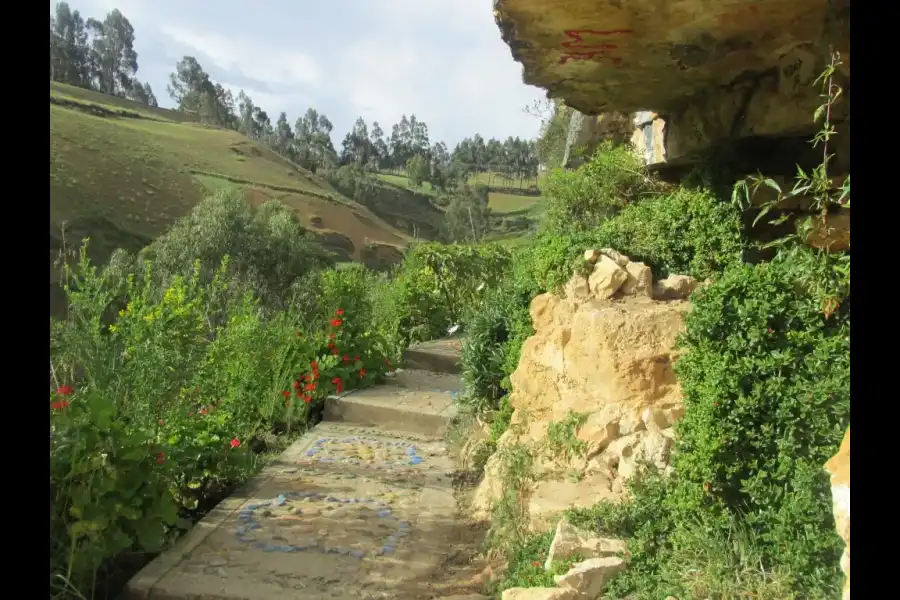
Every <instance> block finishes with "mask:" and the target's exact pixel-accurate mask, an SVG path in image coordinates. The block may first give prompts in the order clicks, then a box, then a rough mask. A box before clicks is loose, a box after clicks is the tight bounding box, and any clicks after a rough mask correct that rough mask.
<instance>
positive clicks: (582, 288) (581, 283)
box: [563, 273, 591, 302]
mask: <svg viewBox="0 0 900 600" xmlns="http://www.w3.org/2000/svg"><path fill="white" fill-rule="evenodd" d="M563 293H564V294H565V296H566V298H567V299H568V300H572V301H574V302H583V301H585V300H587V299H589V298H590V297H591V286H590V284H589V283H588V280H587V279H586V278H585V277H582V276H581V275H580V274H578V273H575V274H574V275H572V278H571V279H569V281H568V282H566V285H565V286H564V287H563Z"/></svg>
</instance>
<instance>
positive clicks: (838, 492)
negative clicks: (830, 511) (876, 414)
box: [825, 427, 850, 600]
mask: <svg viewBox="0 0 900 600" xmlns="http://www.w3.org/2000/svg"><path fill="white" fill-rule="evenodd" d="M825 470H826V471H828V474H829V475H831V497H832V500H833V502H834V521H835V524H836V525H837V532H838V535H840V536H841V539H842V540H844V543H845V544H847V546H846V548H844V554H843V555H842V556H841V570H842V571H843V572H844V574H845V575H846V576H847V579H846V580H845V581H844V595H843V598H844V600H850V428H849V427H847V433H845V434H844V440H843V441H842V442H841V447H840V449H839V450H838V453H837V454H835V455H834V456H832V457H831V458H830V459H829V460H828V462H827V463H825Z"/></svg>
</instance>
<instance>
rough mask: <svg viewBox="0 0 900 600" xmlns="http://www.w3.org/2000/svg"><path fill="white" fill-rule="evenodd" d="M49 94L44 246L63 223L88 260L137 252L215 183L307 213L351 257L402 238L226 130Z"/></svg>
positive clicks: (106, 100) (104, 100)
mask: <svg viewBox="0 0 900 600" xmlns="http://www.w3.org/2000/svg"><path fill="white" fill-rule="evenodd" d="M50 95H51V104H50V225H51V246H52V245H53V242H54V239H55V240H56V242H57V244H58V242H59V237H60V234H59V230H60V228H61V225H62V223H63V222H66V223H68V227H69V230H70V235H71V236H72V237H75V238H80V237H82V236H85V235H89V236H90V237H91V238H92V244H91V249H92V255H93V256H92V257H93V258H96V259H97V260H100V261H102V260H105V258H106V257H107V256H108V255H109V253H110V252H111V251H112V250H113V249H114V248H116V247H125V248H127V249H130V250H136V249H139V248H140V247H143V246H144V245H146V244H147V243H148V242H149V241H150V240H152V239H153V238H155V237H156V236H158V235H159V234H161V233H163V232H164V231H165V230H166V229H167V228H168V227H169V226H170V225H171V224H172V223H173V222H174V221H175V219H177V218H178V217H181V216H183V215H185V214H187V213H188V212H189V211H190V210H191V209H192V208H193V206H194V205H195V204H196V203H197V202H199V200H200V199H201V198H202V196H203V195H204V194H205V193H207V192H208V191H210V190H213V189H216V188H218V187H223V186H236V187H241V188H243V189H246V190H247V193H248V198H249V199H250V201H251V202H255V203H256V202H263V201H265V200H267V199H270V198H277V199H279V200H281V201H282V202H283V203H285V204H286V205H288V206H290V207H291V208H293V209H294V210H295V211H296V213H297V215H298V217H299V218H300V221H301V223H303V224H304V225H307V226H309V225H310V224H311V221H312V220H313V219H314V220H315V222H316V224H317V227H316V228H314V229H318V230H321V232H322V233H329V232H337V233H339V234H341V235H343V236H345V237H347V238H349V239H350V240H351V241H352V243H353V245H354V247H355V249H356V250H355V252H354V253H353V255H354V258H358V255H359V249H361V248H362V247H363V246H365V245H366V244H368V243H376V244H386V245H391V246H404V245H405V244H406V243H407V241H408V239H409V237H408V236H407V235H405V234H404V233H403V232H401V231H400V230H398V229H397V228H395V227H393V226H391V225H389V224H388V223H386V222H385V221H384V220H383V219H381V218H380V217H379V216H378V215H376V214H374V213H373V212H372V211H371V210H369V209H368V208H366V207H363V206H361V205H360V204H358V203H356V202H354V201H352V200H350V199H348V198H345V197H343V196H341V195H340V194H339V193H338V192H337V191H336V190H334V189H333V188H332V187H331V186H330V185H329V184H328V183H327V182H326V181H325V180H324V179H323V178H322V177H318V176H316V175H313V174H312V173H310V172H308V171H306V170H304V169H302V168H300V167H298V166H297V165H294V164H292V163H291V162H290V161H288V160H286V159H285V158H283V157H281V156H279V155H277V154H275V153H274V152H272V151H271V150H269V149H268V148H265V147H263V146H261V145H259V144H257V143H255V142H254V141H252V140H250V139H248V138H246V137H244V136H243V135H241V134H239V133H237V132H235V131H230V130H225V129H219V128H215V127H209V126H206V125H202V124H200V123H197V122H196V119H195V117H194V116H193V115H185V114H181V113H178V112H175V111H170V110H166V109H160V108H149V107H145V106H141V105H138V104H136V103H134V102H131V101H129V100H125V99H123V98H115V97H110V96H106V95H104V94H100V93H97V92H93V91H90V90H82V89H80V88H76V87H72V86H68V85H63V84H58V83H53V82H51V85H50ZM100 114H102V115H104V116H98V115H100ZM72 237H70V240H71V239H72ZM51 249H52V248H51ZM51 278H52V269H51Z"/></svg>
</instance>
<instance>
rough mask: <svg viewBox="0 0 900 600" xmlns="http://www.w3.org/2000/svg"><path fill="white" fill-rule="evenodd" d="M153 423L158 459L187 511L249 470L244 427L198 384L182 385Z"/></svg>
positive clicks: (229, 409) (250, 467) (251, 465)
mask: <svg viewBox="0 0 900 600" xmlns="http://www.w3.org/2000/svg"><path fill="white" fill-rule="evenodd" d="M154 425H155V444H156V445H155V448H154V450H155V456H156V459H157V463H159V464H163V463H165V464H166V465H167V468H166V469H165V473H166V477H167V481H168V484H169V488H170V490H171V492H172V494H173V496H174V498H175V500H176V502H178V504H179V506H181V507H182V508H184V509H187V510H188V511H192V510H195V509H196V508H197V507H198V506H199V504H200V503H201V501H202V500H203V499H205V498H209V497H211V496H215V495H217V494H218V493H219V492H220V491H221V490H223V489H225V488H227V487H229V486H230V485H231V484H234V483H236V482H240V481H243V480H244V479H246V478H247V477H248V476H249V475H250V474H251V473H252V470H253V457H252V454H251V452H250V451H249V449H248V446H247V445H243V444H240V440H241V439H242V438H243V439H246V438H244V435H245V432H246V431H247V428H246V427H245V426H243V424H241V423H240V422H238V421H237V420H236V418H235V414H234V411H233V410H232V407H230V406H229V405H228V404H227V403H223V402H222V401H221V400H218V399H216V398H211V397H210V394H209V393H208V392H205V391H204V390H203V388H202V387H200V386H196V387H193V388H187V389H183V390H181V395H180V401H179V402H177V403H175V404H174V405H172V406H171V407H170V408H169V410H168V411H167V412H166V413H165V414H161V415H160V416H159V418H158V419H157V420H156V422H155V424H154ZM235 440H236V441H237V442H238V443H236V444H235V443H233V442H234V441H235Z"/></svg>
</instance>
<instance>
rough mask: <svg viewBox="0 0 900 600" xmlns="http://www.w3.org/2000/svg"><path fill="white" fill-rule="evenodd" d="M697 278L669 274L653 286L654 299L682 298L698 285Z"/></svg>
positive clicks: (686, 296)
mask: <svg viewBox="0 0 900 600" xmlns="http://www.w3.org/2000/svg"><path fill="white" fill-rule="evenodd" d="M698 285H699V284H698V283H697V280H696V279H694V278H693V277H691V276H690V275H669V276H668V277H666V278H665V279H660V280H659V281H657V282H656V285H654V286H653V298H654V299H655V300H684V299H686V298H688V297H689V296H690V295H691V294H692V293H693V292H694V290H695V289H697V287H698Z"/></svg>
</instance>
